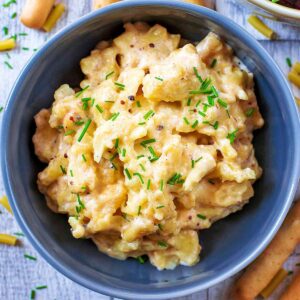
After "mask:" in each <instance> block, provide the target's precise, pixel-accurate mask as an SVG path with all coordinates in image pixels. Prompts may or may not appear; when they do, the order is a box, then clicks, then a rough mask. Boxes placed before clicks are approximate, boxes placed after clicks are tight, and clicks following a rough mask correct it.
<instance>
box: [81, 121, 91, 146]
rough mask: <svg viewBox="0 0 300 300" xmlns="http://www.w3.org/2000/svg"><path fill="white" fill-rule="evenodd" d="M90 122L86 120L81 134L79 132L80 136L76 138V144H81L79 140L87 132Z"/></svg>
mask: <svg viewBox="0 0 300 300" xmlns="http://www.w3.org/2000/svg"><path fill="white" fill-rule="evenodd" d="M91 122H92V120H91V119H88V120H87V122H86V123H85V125H84V128H83V130H82V132H81V134H80V136H79V138H78V142H81V140H82V139H83V137H84V135H85V133H86V132H87V130H88V128H89V126H90V125H91Z"/></svg>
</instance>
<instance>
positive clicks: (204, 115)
mask: <svg viewBox="0 0 300 300" xmlns="http://www.w3.org/2000/svg"><path fill="white" fill-rule="evenodd" d="M198 114H199V115H200V116H202V117H206V114H205V113H204V112H202V111H200V110H199V111H198Z"/></svg>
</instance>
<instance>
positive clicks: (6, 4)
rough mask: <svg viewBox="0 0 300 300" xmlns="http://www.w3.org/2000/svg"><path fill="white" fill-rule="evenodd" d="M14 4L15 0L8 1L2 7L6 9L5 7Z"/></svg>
mask: <svg viewBox="0 0 300 300" xmlns="http://www.w3.org/2000/svg"><path fill="white" fill-rule="evenodd" d="M16 3H17V1H16V0H9V1H7V2H5V3H3V4H2V6H3V7H5V8H6V7H9V6H10V5H11V4H16Z"/></svg>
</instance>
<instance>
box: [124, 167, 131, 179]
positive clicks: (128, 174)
mask: <svg viewBox="0 0 300 300" xmlns="http://www.w3.org/2000/svg"><path fill="white" fill-rule="evenodd" d="M124 171H125V174H126V176H127V178H128V179H129V180H130V179H131V178H132V177H131V174H130V172H129V170H128V169H127V168H125V169H124Z"/></svg>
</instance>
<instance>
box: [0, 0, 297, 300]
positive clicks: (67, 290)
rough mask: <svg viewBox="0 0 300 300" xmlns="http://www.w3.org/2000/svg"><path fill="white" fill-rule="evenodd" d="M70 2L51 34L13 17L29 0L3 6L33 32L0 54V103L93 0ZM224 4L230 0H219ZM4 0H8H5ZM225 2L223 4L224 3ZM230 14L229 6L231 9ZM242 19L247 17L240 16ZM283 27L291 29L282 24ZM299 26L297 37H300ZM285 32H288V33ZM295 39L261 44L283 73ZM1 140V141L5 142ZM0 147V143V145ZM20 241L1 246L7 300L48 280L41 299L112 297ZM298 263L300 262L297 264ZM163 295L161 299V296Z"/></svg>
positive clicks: (206, 296) (3, 223)
mask: <svg viewBox="0 0 300 300" xmlns="http://www.w3.org/2000/svg"><path fill="white" fill-rule="evenodd" d="M63 2H64V3H66V5H67V12H66V14H65V15H64V17H63V18H62V19H61V20H60V21H59V22H58V24H57V26H56V27H55V29H54V30H53V31H52V32H51V33H44V32H41V31H35V30H30V29H27V28H25V27H24V26H23V25H22V24H21V23H20V22H18V21H17V20H16V19H14V20H11V19H10V16H11V15H12V14H13V13H14V12H17V13H18V15H20V12H21V7H22V5H23V4H24V0H18V1H17V5H15V4H13V5H11V7H9V8H6V9H4V8H3V7H2V6H1V7H0V29H2V28H3V26H8V27H9V30H10V33H9V34H10V35H11V34H17V33H20V32H26V33H28V36H24V37H18V47H17V48H16V49H15V50H13V51H10V52H9V55H10V56H11V58H8V57H7V55H6V54H5V53H0V106H4V105H5V103H6V101H7V98H8V95H9V92H10V89H11V87H12V85H13V83H14V81H15V79H16V78H17V76H18V74H19V72H20V70H21V69H22V67H23V66H24V64H25V63H26V62H27V61H28V59H30V57H31V55H32V54H33V53H34V51H33V49H34V48H39V47H40V46H41V45H42V44H43V43H44V42H45V41H47V40H48V39H49V38H50V37H51V36H52V35H53V34H55V33H56V32H57V31H58V30H59V29H61V28H63V27H64V26H66V25H68V24H70V23H71V22H73V21H74V20H76V19H77V18H79V17H80V16H82V15H84V14H86V13H88V12H89V11H90V10H91V3H90V1H82V0H64V1H63ZM218 2H222V3H223V4H224V3H225V4H226V3H227V4H228V1H223V0H222V1H218ZM1 3H3V1H1ZM230 5H231V6H230V16H231V18H232V19H234V20H235V19H236V18H237V15H240V8H237V7H234V6H232V4H230ZM223 7H224V5H223ZM227 13H228V10H227ZM239 19H241V20H242V23H241V24H242V25H243V24H244V23H243V22H244V20H243V18H242V17H241V16H239ZM282 30H285V31H286V30H287V29H286V28H283V29H282ZM299 33H300V31H298V36H300V34H299ZM282 34H284V35H285V36H286V35H288V33H286V32H283V33H282ZM2 38H4V35H3V32H1V39H2ZM288 39H290V40H284V41H274V42H269V41H262V42H261V43H262V45H263V46H264V47H265V48H266V50H267V51H268V52H269V53H270V54H271V56H272V57H273V58H274V59H275V60H276V62H277V63H278V65H279V66H280V67H281V69H282V70H283V72H284V73H285V74H287V72H288V67H287V65H286V62H285V58H286V57H290V58H291V59H292V60H293V61H295V60H300V41H293V39H294V37H293V36H290V35H289V38H288ZM22 47H28V48H29V51H26V50H22ZM5 61H8V62H9V63H10V64H11V65H12V66H13V69H12V70H10V69H8V68H7V66H6V65H5V64H4V62H5ZM294 92H295V94H297V95H298V96H299V97H300V91H299V89H296V88H294ZM4 113H5V111H4V112H2V113H1V114H0V125H1V122H2V116H3V114H4ZM0 145H1V141H0ZM0 151H1V147H0ZM2 194H4V189H3V183H2V178H1V176H0V195H2ZM299 196H300V193H299ZM0 210H1V211H2V214H0V232H3V233H14V232H18V231H19V229H18V226H17V224H16V222H15V221H14V219H13V217H12V216H11V215H9V214H8V213H7V212H5V210H4V209H3V208H2V207H1V208H0ZM20 241H21V244H20V245H19V246H18V247H15V248H13V247H9V246H3V245H0V299H6V300H21V299H30V291H31V289H32V288H34V287H36V286H39V285H47V286H48V288H47V289H44V290H41V291H38V292H37V296H36V299H37V300H39V299H45V300H46V299H47V300H54V299H60V300H69V299H72V300H73V299H75V300H77V299H78V300H81V299H82V300H86V299H88V300H103V299H105V300H109V299H111V298H110V297H106V296H102V295H99V294H96V293H94V292H91V291H89V290H87V289H85V288H83V287H81V286H79V285H77V284H76V283H74V282H72V281H71V280H69V279H67V278H66V277H64V276H63V275H61V274H59V273H58V272H56V271H55V270H54V269H53V268H52V267H51V266H49V265H48V264H47V263H46V262H45V261H44V260H43V259H42V258H41V257H40V256H39V255H38V254H37V253H36V251H35V250H34V249H33V247H32V246H31V245H30V244H29V242H28V241H27V239H26V238H25V237H22V238H20ZM24 253H28V254H31V255H33V256H36V257H37V261H31V260H28V259H25V258H24ZM297 253H300V248H298V249H297V251H295V254H294V255H293V256H292V257H291V258H290V259H289V260H288V262H286V268H287V269H288V270H294V269H296V268H297V267H295V264H296V263H299V262H300V256H299V255H298V254H297ZM298 268H299V267H298ZM291 277H292V276H290V278H287V280H286V281H285V282H284V283H283V284H282V285H281V286H280V288H279V289H278V290H277V291H276V293H275V294H274V295H273V297H272V298H271V300H276V299H277V298H278V295H279V293H280V292H281V291H282V290H283V289H284V287H285V285H286V284H287V283H288V282H289V281H290V280H291ZM233 281H234V278H231V279H228V280H226V281H225V282H222V283H220V284H218V285H216V286H214V287H212V288H210V289H208V290H205V291H202V292H200V293H197V294H194V295H190V296H187V297H182V298H178V299H179V300H229V298H228V291H229V289H230V286H231V284H232V282H233ZM158 300H159V299H158Z"/></svg>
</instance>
